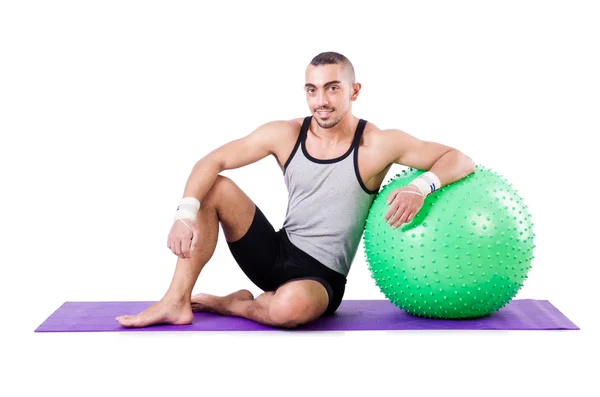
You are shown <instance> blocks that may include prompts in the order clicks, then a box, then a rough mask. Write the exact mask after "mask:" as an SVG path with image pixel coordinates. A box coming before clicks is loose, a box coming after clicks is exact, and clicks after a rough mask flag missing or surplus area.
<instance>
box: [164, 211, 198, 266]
mask: <svg viewBox="0 0 600 397" xmlns="http://www.w3.org/2000/svg"><path fill="white" fill-rule="evenodd" d="M199 232H200V231H199V230H198V226H197V225H196V223H194V222H192V221H191V220H189V219H177V220H175V223H173V227H171V232H170V233H169V238H168V239H167V247H169V249H170V250H171V251H173V253H174V254H175V255H177V256H178V257H180V258H182V259H189V258H191V256H192V253H193V252H194V251H195V250H196V244H197V243H198V234H199Z"/></svg>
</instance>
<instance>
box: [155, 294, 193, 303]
mask: <svg viewBox="0 0 600 397" xmlns="http://www.w3.org/2000/svg"><path fill="white" fill-rule="evenodd" d="M161 300H162V301H163V302H165V303H167V304H169V305H176V306H177V305H189V304H191V301H192V297H191V294H189V293H179V292H171V291H167V293H166V294H165V296H164V297H163V298H162V299H161Z"/></svg>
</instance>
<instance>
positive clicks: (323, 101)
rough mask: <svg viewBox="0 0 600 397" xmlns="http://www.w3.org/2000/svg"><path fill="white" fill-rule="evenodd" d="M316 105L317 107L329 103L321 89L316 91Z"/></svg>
mask: <svg viewBox="0 0 600 397" xmlns="http://www.w3.org/2000/svg"><path fill="white" fill-rule="evenodd" d="M316 99H317V105H318V107H319V108H323V107H328V106H327V105H329V101H328V98H327V95H325V93H324V92H323V91H320V90H319V91H318V92H317V98H316Z"/></svg>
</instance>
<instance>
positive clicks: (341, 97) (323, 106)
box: [304, 52, 361, 128]
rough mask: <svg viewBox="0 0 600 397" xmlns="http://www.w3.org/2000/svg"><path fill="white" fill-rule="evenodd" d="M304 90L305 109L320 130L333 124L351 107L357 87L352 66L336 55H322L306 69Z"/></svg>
mask: <svg viewBox="0 0 600 397" xmlns="http://www.w3.org/2000/svg"><path fill="white" fill-rule="evenodd" d="M305 78H306V81H305V85H304V90H305V91H306V99H307V102H308V107H309V109H310V111H311V112H312V115H313V117H314V119H315V121H316V122H317V123H318V124H319V125H320V126H321V128H332V127H334V126H335V125H337V124H338V123H339V122H340V121H341V120H342V119H343V118H344V116H345V115H346V114H348V112H349V111H350V109H351V107H352V101H354V100H356V98H357V97H358V93H359V91H360V88H361V85H360V83H357V82H356V81H355V76H354V67H353V66H352V63H351V62H350V61H349V60H348V58H346V57H345V56H343V55H342V54H339V53H337V52H323V53H321V54H319V55H317V56H316V57H314V58H313V59H312V61H311V62H310V64H309V65H308V67H307V68H306V76H305Z"/></svg>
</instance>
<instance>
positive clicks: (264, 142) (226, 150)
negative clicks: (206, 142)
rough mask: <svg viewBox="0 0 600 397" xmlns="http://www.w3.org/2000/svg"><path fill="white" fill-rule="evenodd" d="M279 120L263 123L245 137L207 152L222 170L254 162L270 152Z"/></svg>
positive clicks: (271, 151)
mask: <svg viewBox="0 0 600 397" xmlns="http://www.w3.org/2000/svg"><path fill="white" fill-rule="evenodd" d="M278 127H280V125H279V122H271V123H267V124H264V125H262V126H260V127H258V128H257V129H256V130H254V131H253V132H252V133H250V134H248V135H247V136H245V137H242V138H239V139H236V140H233V141H231V142H228V143H226V144H224V145H222V146H221V147H219V148H217V149H215V150H213V151H212V152H211V153H209V154H208V156H209V157H211V158H212V159H214V160H215V161H216V162H218V163H219V166H220V168H221V169H222V170H232V169H236V168H240V167H243V166H246V165H249V164H252V163H255V162H257V161H259V160H262V159H263V158H265V157H267V156H268V155H270V154H273V149H274V146H275V144H276V139H277V136H276V134H277V133H278Z"/></svg>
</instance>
